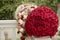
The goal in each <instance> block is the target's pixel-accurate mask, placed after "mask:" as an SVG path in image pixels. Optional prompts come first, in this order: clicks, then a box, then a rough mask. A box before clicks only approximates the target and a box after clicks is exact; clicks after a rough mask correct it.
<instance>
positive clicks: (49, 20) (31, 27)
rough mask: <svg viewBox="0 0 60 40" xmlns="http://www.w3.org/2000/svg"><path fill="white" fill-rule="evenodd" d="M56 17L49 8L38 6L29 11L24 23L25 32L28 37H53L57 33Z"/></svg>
mask: <svg viewBox="0 0 60 40" xmlns="http://www.w3.org/2000/svg"><path fill="white" fill-rule="evenodd" d="M57 28H58V16H57V15H56V13H55V12H54V11H53V10H52V9H51V8H49V7H46V6H39V7H37V8H36V9H35V10H33V11H31V12H30V13H29V14H28V16H27V19H26V22H25V27H24V29H25V32H26V34H27V35H28V36H34V37H44V36H50V37H52V36H54V35H55V34H56V32H57V31H58V29H57Z"/></svg>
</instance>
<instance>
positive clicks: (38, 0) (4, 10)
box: [0, 0, 58, 20]
mask: <svg viewBox="0 0 60 40" xmlns="http://www.w3.org/2000/svg"><path fill="white" fill-rule="evenodd" d="M23 2H28V3H29V2H32V3H35V4H37V5H38V6H41V5H45V6H48V7H50V8H52V9H53V10H54V11H55V12H57V3H58V0H23ZM20 4H22V0H0V20H13V19H14V13H15V11H16V8H17V6H19V5H20Z"/></svg>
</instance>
